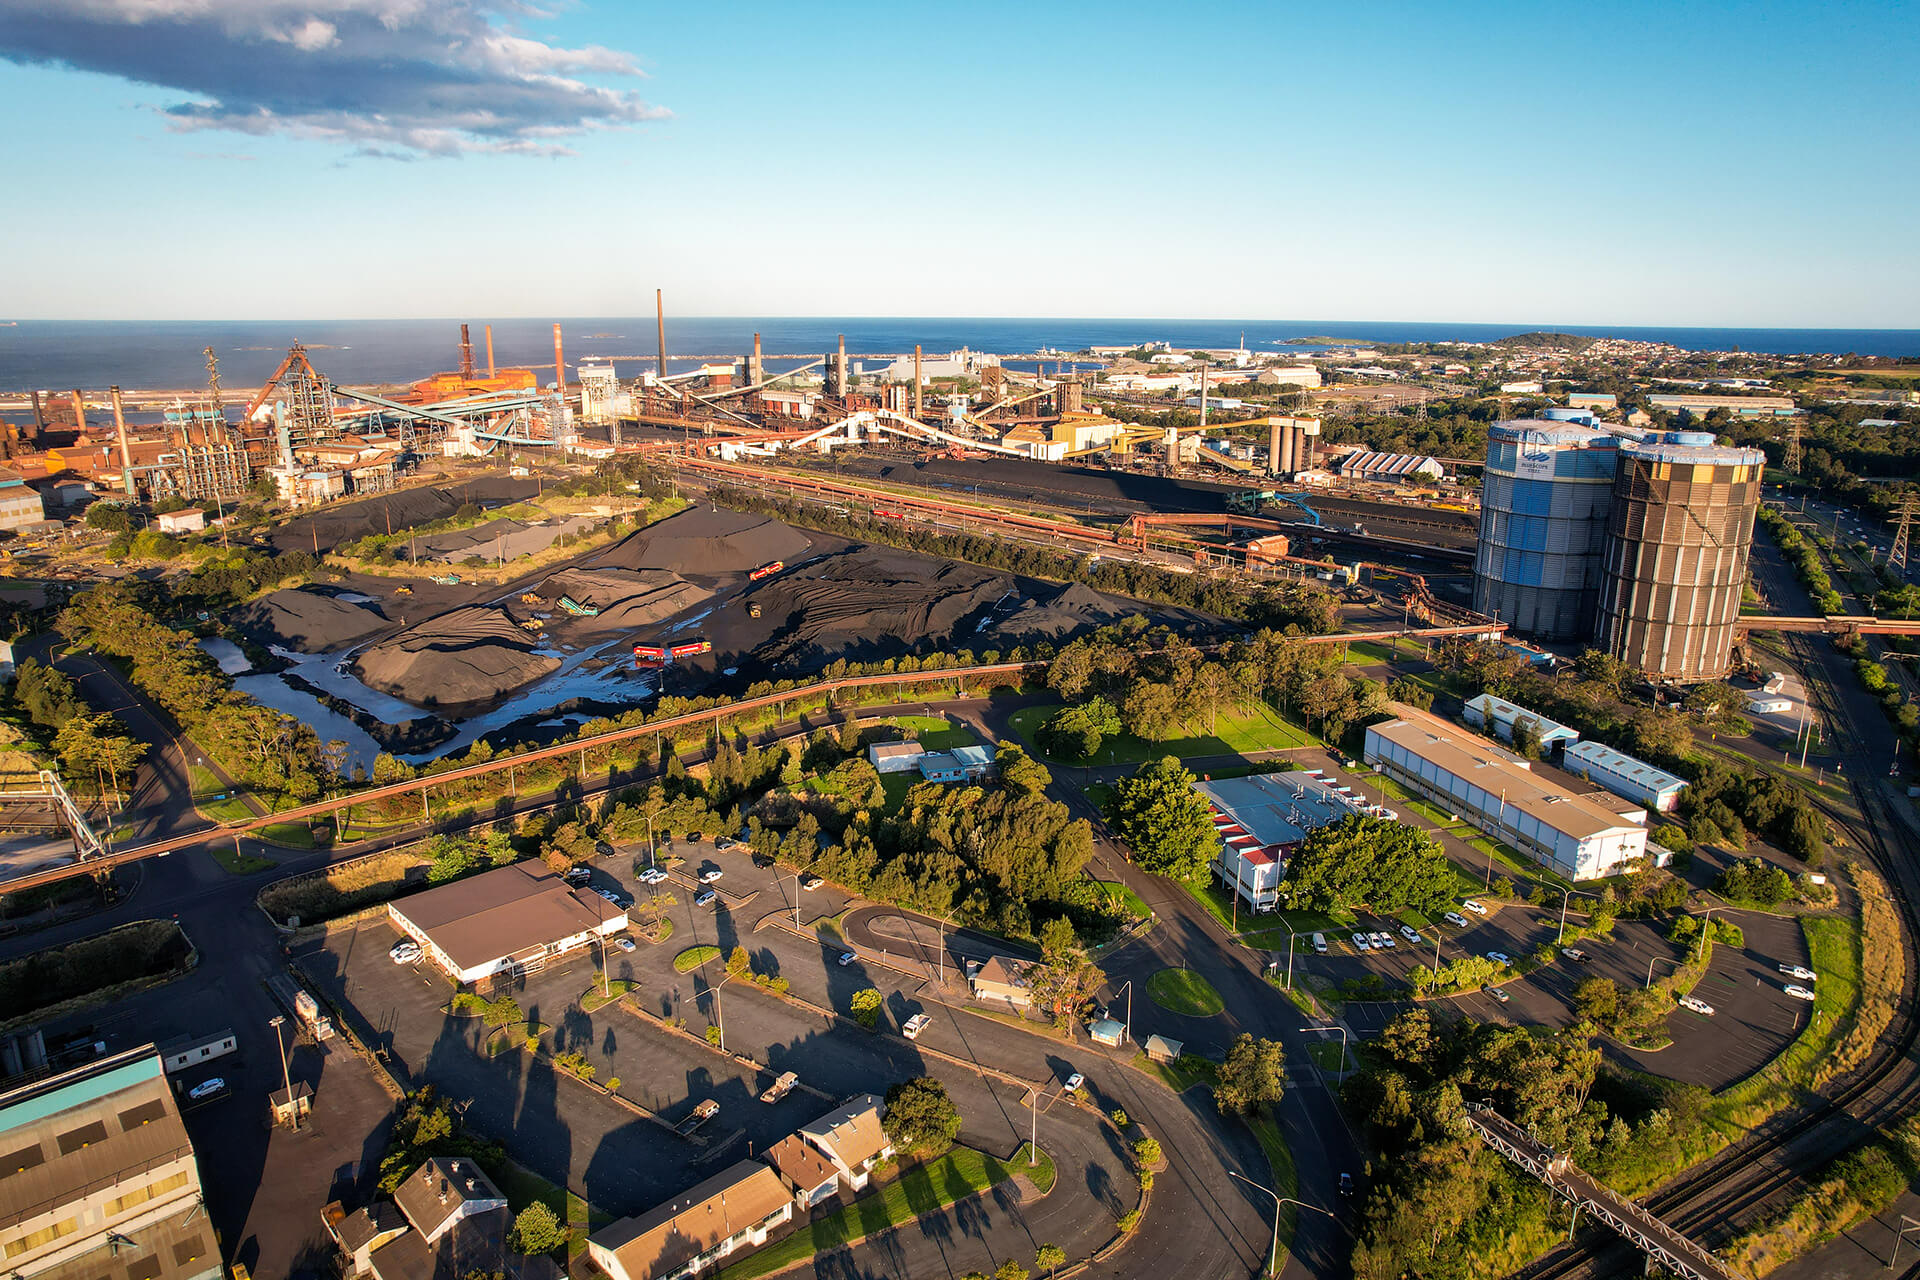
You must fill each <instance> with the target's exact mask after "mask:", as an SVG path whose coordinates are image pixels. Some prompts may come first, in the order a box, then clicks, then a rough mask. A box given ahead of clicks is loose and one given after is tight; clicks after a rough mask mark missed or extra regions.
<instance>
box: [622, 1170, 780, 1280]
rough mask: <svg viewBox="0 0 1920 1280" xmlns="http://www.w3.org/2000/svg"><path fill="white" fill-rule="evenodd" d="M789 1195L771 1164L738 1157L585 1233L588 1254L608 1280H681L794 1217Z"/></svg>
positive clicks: (755, 1243) (760, 1240)
mask: <svg viewBox="0 0 1920 1280" xmlns="http://www.w3.org/2000/svg"><path fill="white" fill-rule="evenodd" d="M793 1203H794V1202H793V1196H792V1195H791V1194H790V1193H789V1192H788V1191H787V1188H786V1185H785V1184H784V1183H782V1182H781V1181H780V1179H779V1178H778V1177H777V1176H776V1175H775V1174H774V1172H773V1170H772V1169H769V1168H768V1167H767V1166H766V1165H764V1164H761V1163H760V1162H759V1161H757V1160H742V1161H740V1162H739V1163H737V1164H735V1165H733V1166H732V1167H730V1168H727V1169H723V1170H722V1171H721V1172H719V1173H717V1174H715V1175H714V1176H713V1177H711V1178H708V1179H707V1180H706V1181H705V1182H702V1183H700V1184H699V1185H698V1186H696V1187H694V1188H693V1189H692V1190H690V1191H687V1192H685V1193H683V1194H682V1195H679V1196H677V1197H675V1198H674V1199H672V1200H669V1201H668V1202H667V1203H665V1204H663V1205H658V1206H656V1207H655V1208H652V1209H649V1210H648V1211H647V1212H645V1213H643V1214H641V1215H640V1216H639V1217H637V1218H622V1219H621V1220H620V1221H618V1222H616V1223H614V1224H613V1225H611V1226H608V1227H603V1228H601V1229H600V1230H599V1231H596V1232H594V1233H593V1235H591V1236H589V1237H588V1238H587V1256H588V1257H590V1258H591V1259H593V1263H594V1265H595V1266H597V1267H599V1268H600V1269H601V1270H602V1271H604V1272H606V1273H607V1275H609V1276H611V1277H612V1278H613V1280H682V1278H683V1277H688V1276H696V1275H699V1274H700V1273H701V1272H703V1271H706V1270H708V1269H709V1268H711V1267H713V1266H714V1265H715V1264H717V1263H718V1262H719V1261H720V1260H721V1259H723V1258H726V1257H728V1256H729V1255H731V1254H734V1253H737V1252H739V1251H740V1250H743V1249H750V1248H758V1247H759V1246H761V1245H763V1244H765V1243H766V1242H767V1235H768V1233H769V1232H771V1231H772V1230H773V1229H774V1228H775V1227H778V1226H779V1225H781V1224H782V1223H785V1222H791V1221H792V1220H793Z"/></svg>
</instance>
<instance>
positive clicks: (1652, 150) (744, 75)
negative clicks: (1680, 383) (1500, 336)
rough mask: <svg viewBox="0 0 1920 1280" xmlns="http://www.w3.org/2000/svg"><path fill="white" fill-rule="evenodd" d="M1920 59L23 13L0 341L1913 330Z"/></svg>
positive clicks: (1173, 29)
mask: <svg viewBox="0 0 1920 1280" xmlns="http://www.w3.org/2000/svg"><path fill="white" fill-rule="evenodd" d="M133 15H137V18H136V16H133ZM1916 54H1920V23H1916V21H1915V20H1914V18H1913V16H1912V12H1911V9H1910V8H1909V9H1907V10H1905V11H1903V9H1902V7H1901V6H1900V5H1898V4H1881V5H1873V4H1857V5H1854V4H1829V5H1810V4H1809V5H1775V4H1732V3H1726V4H1710V3H1693V4H1688V5H1672V4H1606V5H1597V4H1592V3H1583V4H1579V5H1573V4H1533V5H1526V4H1515V5H1491V4H1489V5H1463V4H1451V5H1431V4H1427V5H1414V4H1409V5H1394V4H1339V5H1326V4H1316V5H1310V6H1309V5H1292V4H1247V5H1233V4H1211V5H1209V4H1200V5H1193V6H1169V5H1164V4H1161V5H1151V6H1149V5H1131V4H1099V5H1092V4H1087V5H1072V4H1042V5H1033V4H1028V5H1003V4H992V3H986V4H974V5H968V6H952V5H947V6H913V5H899V4H897V3H896V4H891V5H870V6H869V5H840V4H826V5H815V6H805V7H793V6H789V5H783V4H760V3H742V2H731V3H729V2H727V0H719V2H717V3H709V4H703V5H671V6H670V5H639V4H625V3H614V2H613V0H574V2H573V3H567V4H563V5H561V6H559V7H557V8H556V7H553V6H550V5H542V6H540V7H539V8H538V9H534V8H523V7H519V6H516V5H513V4H498V3H490V2H482V0H473V2H472V3H466V4H451V3H446V2H445V0H312V2H311V3H297V2H296V0H0V113H4V116H3V117H0V118H5V119H6V120H8V121H9V129H8V145H7V154H8V159H9V161H10V163H9V165H8V169H9V172H10V173H12V174H14V175H17V176H21V177H23V178H24V177H29V176H30V181H26V182H22V183H19V184H17V185H15V186H14V187H13V189H12V190H11V192H10V193H9V195H8V196H7V198H6V199H5V200H4V201H0V239H3V240H4V242H5V243H6V244H7V245H8V246H10V249H11V250H12V251H11V252H9V253H8V255H7V257H8V270H7V273H6V274H7V288H6V290H5V293H4V295H0V297H4V298H5V301H0V310H3V311H6V312H8V313H10V315H11V316H19V317H49V318H51V317H72V318H128V319H140V318H193V319H198V318H256V317H257V318H277V317H322V316H416V315H474V316H507V315H527V316H538V315H548V314H555V315H561V314H564V315H594V314H606V315H631V314H636V313H644V312H645V311H647V310H648V309H649V307H650V304H651V301H652V296H651V295H652V291H653V289H654V288H655V287H656V286H659V287H664V288H665V289H666V290H667V294H668V299H669V305H670V306H671V307H672V308H673V310H674V311H675V312H676V313H678V314H705V315H737V314H760V315H777V314H789V315H835V314H843V315H1013V316H1164V317H1211V316H1225V315H1249V316H1254V315H1258V316H1271V317H1276V318H1316V319H1351V320H1367V319H1377V320H1387V319H1395V320H1459V321H1486V322H1493V323H1501V322H1508V321H1512V322H1527V321H1535V320H1541V321H1546V320H1552V321H1580V320H1584V321H1589V322H1592V323H1595V324H1603V323H1607V324H1701V325H1753V326H1783V327H1792V326H1836V327H1850V326H1851V327H1920V237H1916V236H1915V235H1914V225H1915V212H1914V210H1915V209H1916V208H1920V198H1917V197H1920V190H1916V188H1920V165H1916V163H1915V161H1916V159H1920V142H1917V141H1916V138H1917V137H1920V131H1916V130H1915V128H1914V127H1913V126H1914V123H1915V121H1916V120H1920V101H1917V99H1920V89H1917V88H1916V81H1915V78H1914V77H1913V76H1912V75H1910V74H1908V73H1907V72H1906V71H1905V70H1904V69H1905V68H1908V67H1911V66H1912V65H1914V60H1915V56H1916ZM22 123H24V124H25V127H19V126H20V125H21V124H22Z"/></svg>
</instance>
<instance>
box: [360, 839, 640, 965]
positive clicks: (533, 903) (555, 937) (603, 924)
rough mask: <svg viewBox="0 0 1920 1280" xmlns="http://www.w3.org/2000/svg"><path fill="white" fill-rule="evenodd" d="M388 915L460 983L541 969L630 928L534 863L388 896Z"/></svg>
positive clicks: (614, 910)
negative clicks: (404, 895) (390, 899)
mask: <svg viewBox="0 0 1920 1280" xmlns="http://www.w3.org/2000/svg"><path fill="white" fill-rule="evenodd" d="M387 915H388V917H389V918H390V919H391V920H392V921H393V924H394V927H395V928H397V929H398V930H400V932H402V933H404V934H406V935H407V936H408V937H409V938H412V939H413V940H414V941H415V942H418V943H419V944H420V947H421V949H422V950H424V951H425V952H426V953H427V954H428V955H429V956H431V957H432V958H433V962H434V963H435V964H437V965H439V966H440V967H441V968H442V969H444V970H446V971H447V975H448V976H449V977H451V978H452V979H453V980H454V981H455V982H481V981H484V980H487V979H490V978H494V977H497V976H502V975H507V974H512V973H515V972H520V971H526V970H532V969H541V968H544V967H545V966H546V964H547V962H548V961H549V960H551V959H553V958H554V957H555V956H560V955H565V954H566V953H568V952H570V951H577V950H579V949H580V948H581V947H584V946H588V945H590V944H591V943H592V941H593V940H594V939H595V938H596V937H598V938H606V937H608V936H610V935H612V934H615V933H619V932H620V931H621V930H623V929H625V928H626V927H627V913H626V912H625V911H622V910H621V909H620V908H618V907H616V906H614V905H613V904H612V903H610V902H608V901H607V900H606V899H605V898H603V897H601V896H600V895H598V894H596V893H590V892H588V891H587V890H585V889H574V888H571V887H570V886H568V884H567V883H566V881H564V880H562V879H561V878H560V877H559V876H557V875H555V874H554V873H553V872H551V871H549V870H548V869H547V867H546V865H545V864H544V863H540V862H534V861H528V862H516V863H514V864H512V865H511V866H505V867H501V868H500V869H499V870H497V871H488V872H484V873H482V874H481V875H477V876H468V877H467V878H466V879H464V880H455V881H454V882H453V883H452V884H445V885H441V886H440V887H439V888H438V889H429V890H427V891H426V892H425V893H416V894H414V895H413V896H412V897H410V898H402V899H400V900H399V901H397V902H390V903H388V904H387Z"/></svg>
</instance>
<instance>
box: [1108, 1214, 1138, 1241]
mask: <svg viewBox="0 0 1920 1280" xmlns="http://www.w3.org/2000/svg"><path fill="white" fill-rule="evenodd" d="M1113 1225H1114V1226H1116V1227H1118V1228H1120V1232H1121V1234H1122V1235H1126V1234H1129V1233H1131V1232H1132V1231H1133V1229H1134V1228H1135V1227H1137V1226H1139V1225H1140V1211H1139V1210H1138V1209H1129V1210H1127V1211H1126V1212H1125V1213H1123V1214H1121V1215H1120V1218H1119V1220H1118V1221H1116V1222H1115V1223H1114V1224H1113Z"/></svg>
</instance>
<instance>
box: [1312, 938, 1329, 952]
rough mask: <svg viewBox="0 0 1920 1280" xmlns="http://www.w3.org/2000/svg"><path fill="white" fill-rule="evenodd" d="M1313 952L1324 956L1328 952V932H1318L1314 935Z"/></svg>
mask: <svg viewBox="0 0 1920 1280" xmlns="http://www.w3.org/2000/svg"><path fill="white" fill-rule="evenodd" d="M1313 954H1315V955H1317V956H1323V955H1325V954H1327V935H1326V934H1324V933H1316V934H1314V935H1313Z"/></svg>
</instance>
